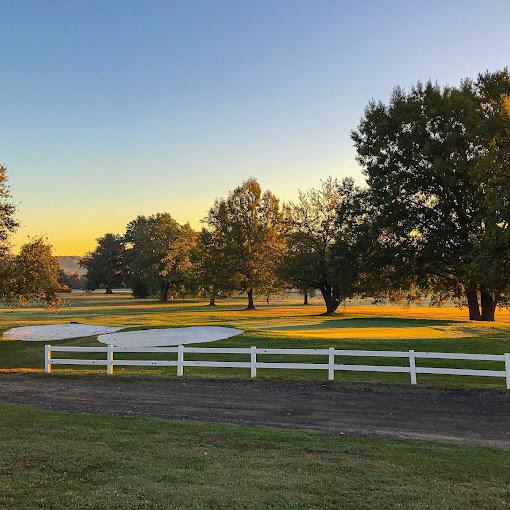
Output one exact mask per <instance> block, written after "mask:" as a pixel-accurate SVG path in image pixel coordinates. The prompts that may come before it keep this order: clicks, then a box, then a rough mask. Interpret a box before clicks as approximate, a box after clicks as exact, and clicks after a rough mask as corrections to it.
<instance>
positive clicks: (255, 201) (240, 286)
mask: <svg viewBox="0 0 510 510" xmlns="http://www.w3.org/2000/svg"><path fill="white" fill-rule="evenodd" d="M206 222H207V225H208V229H209V231H210V233H211V235H212V237H213V239H214V242H215V243H216V246H217V247H218V249H219V250H220V251H221V253H222V256H223V257H224V261H225V264H226V266H225V267H227V268H228V270H229V272H230V275H229V281H230V282H231V285H232V288H233V289H236V290H239V291H241V292H246V293H247V295H248V309H250V310H251V309H254V308H255V304H254V300H253V294H254V292H258V293H261V294H263V295H267V296H268V295H270V294H271V293H274V292H276V291H279V290H280V288H281V285H280V282H279V281H278V276H277V271H276V270H277V267H278V264H279V260H280V257H281V254H282V253H283V249H284V245H285V224H284V222H283V211H282V208H281V206H280V203H279V201H278V199H277V198H276V197H275V195H273V193H271V192H270V191H265V192H262V190H261V188H260V185H259V183H258V182H257V181H256V180H255V179H248V180H247V181H245V182H243V183H242V184H241V185H240V186H238V187H237V188H236V189H234V190H233V191H232V192H231V193H230V194H229V196H228V197H227V198H222V199H219V200H216V202H215V203H214V205H213V207H211V209H210V210H209V214H208V215H207V218H206Z"/></svg>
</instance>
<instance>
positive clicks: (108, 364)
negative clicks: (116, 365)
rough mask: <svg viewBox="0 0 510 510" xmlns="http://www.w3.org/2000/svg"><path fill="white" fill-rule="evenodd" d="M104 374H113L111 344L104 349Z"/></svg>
mask: <svg viewBox="0 0 510 510" xmlns="http://www.w3.org/2000/svg"><path fill="white" fill-rule="evenodd" d="M106 375H113V345H109V346H108V350H107V351H106Z"/></svg>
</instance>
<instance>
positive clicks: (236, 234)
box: [82, 69, 510, 321]
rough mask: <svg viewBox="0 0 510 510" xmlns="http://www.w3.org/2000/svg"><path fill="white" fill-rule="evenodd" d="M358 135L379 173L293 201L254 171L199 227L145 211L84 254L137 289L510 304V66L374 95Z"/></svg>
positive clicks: (103, 272) (369, 170) (361, 156)
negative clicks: (454, 83) (378, 98)
mask: <svg viewBox="0 0 510 510" xmlns="http://www.w3.org/2000/svg"><path fill="white" fill-rule="evenodd" d="M352 139H353V141H354V145H355V147H356V150H357V158H358V162H359V163H360V165H361V167H362V168H363V172H364V175H365V177H366V181H367V185H366V186H365V187H363V188H361V187H357V186H356V185H355V184H354V181H353V180H351V179H345V180H344V181H342V182H340V183H339V182H337V181H336V180H335V179H331V178H330V179H328V180H326V181H324V182H323V183H322V185H321V187H320V188H319V189H315V190H310V191H308V192H303V193H300V195H299V198H298V200H297V201H296V202H295V203H290V204H281V203H280V202H279V200H278V199H277V198H276V197H275V196H274V194H272V193H271V192H270V191H265V192H262V190H261V188H260V186H259V184H258V183H257V181H256V180H254V179H250V180H248V181H246V182H244V183H243V184H242V185H241V186H239V187H238V188H236V189H235V190H233V191H232V192H231V193H230V194H229V196H228V197H226V198H223V199H219V200H217V201H216V202H215V203H214V205H213V206H212V207H211V209H210V210H209V213H208V215H207V217H206V218H205V220H204V222H205V227H204V228H203V229H202V231H201V232H198V233H197V232H194V231H193V230H192V229H191V227H190V226H189V225H187V224H186V225H179V224H178V223H177V222H175V220H174V219H173V218H172V217H171V216H170V215H168V214H166V213H165V214H156V215H154V216H149V217H145V216H139V217H138V218H136V219H135V220H133V221H132V222H131V223H129V225H128V226H127V229H126V232H125V234H124V235H122V236H118V235H115V234H107V235H106V236H104V237H102V238H100V239H98V247H97V249H96V250H95V251H94V252H92V253H90V254H88V255H87V256H86V257H85V258H84V259H83V262H82V263H83V265H84V267H86V268H87V270H88V275H87V278H88V284H89V286H90V287H91V288H95V287H97V286H99V285H102V286H104V287H105V288H106V289H107V292H111V289H112V287H114V286H116V285H120V284H125V285H127V286H129V287H131V288H132V289H133V293H134V295H135V296H138V297H143V296H149V295H154V294H159V296H160V298H161V299H162V300H163V301H165V300H167V299H168V298H169V295H181V294H183V293H185V292H187V293H207V294H208V295H209V296H210V300H211V304H213V303H214V299H215V297H216V296H221V295H228V294H230V293H233V292H244V293H246V295H247V298H248V308H249V309H253V308H254V301H253V296H254V294H259V295H267V296H269V295H271V294H275V293H277V292H281V291H282V290H283V289H285V288H295V289H299V290H300V291H301V292H303V293H304V294H305V295H306V294H307V293H308V292H313V291H318V292H320V293H321V295H322V297H323V298H324V303H325V306H326V313H334V312H335V311H336V309H337V307H338V305H339V304H340V303H341V302H342V301H343V300H345V299H346V298H349V297H352V296H355V295H360V296H370V297H372V298H391V299H395V298H403V299H407V300H415V299H422V298H424V297H426V298H428V299H433V300H436V301H437V302H443V301H445V300H453V301H455V302H457V303H459V304H466V305H467V306H468V308H469V317H470V319H472V320H486V321H490V320H494V314H495V309H496V307H497V306H498V305H501V306H507V305H509V304H510V228H509V221H510V203H509V202H510V75H509V72H508V70H506V69H505V70H503V71H499V72H495V73H485V74H482V75H479V76H478V78H477V80H475V81H470V80H466V81H464V82H462V83H461V85H460V86H458V87H440V86H439V85H437V84H433V83H427V84H425V85H423V84H420V83H418V84H417V85H416V86H415V87H413V88H412V89H411V91H409V92H405V91H403V90H402V89H400V88H397V89H395V91H394V92H393V95H392V97H391V100H390V101H389V103H388V104H384V103H381V102H371V103H370V104H369V105H368V107H367V108H366V110H365V113H364V115H363V117H362V119H361V121H360V124H359V126H358V128H357V129H356V130H355V131H353V133H352Z"/></svg>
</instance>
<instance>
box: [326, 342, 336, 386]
mask: <svg viewBox="0 0 510 510" xmlns="http://www.w3.org/2000/svg"><path fill="white" fill-rule="evenodd" d="M334 380H335V348H334V347H330V348H329V349H328V381H334Z"/></svg>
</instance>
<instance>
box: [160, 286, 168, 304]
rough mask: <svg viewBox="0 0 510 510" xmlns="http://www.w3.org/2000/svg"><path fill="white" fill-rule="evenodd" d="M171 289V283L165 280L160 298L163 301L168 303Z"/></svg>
mask: <svg viewBox="0 0 510 510" xmlns="http://www.w3.org/2000/svg"><path fill="white" fill-rule="evenodd" d="M169 291H170V284H169V283H168V282H165V283H163V284H162V286H161V296H160V298H159V300H160V301H161V302H162V303H168V292H169Z"/></svg>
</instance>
